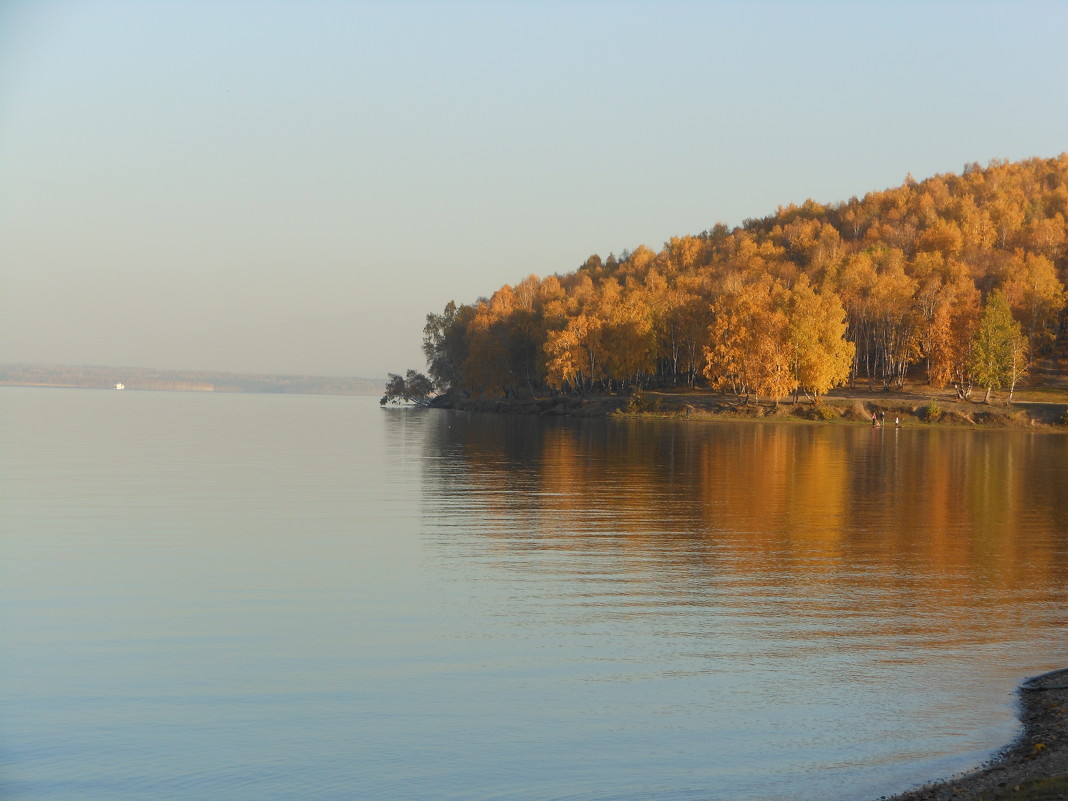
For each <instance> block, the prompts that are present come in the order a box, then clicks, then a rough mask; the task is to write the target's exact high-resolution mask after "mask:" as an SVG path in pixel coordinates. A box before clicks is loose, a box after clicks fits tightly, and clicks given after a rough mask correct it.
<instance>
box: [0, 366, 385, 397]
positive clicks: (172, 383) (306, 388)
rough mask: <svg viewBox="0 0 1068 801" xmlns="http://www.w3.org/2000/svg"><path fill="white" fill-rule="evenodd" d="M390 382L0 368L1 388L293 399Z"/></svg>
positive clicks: (374, 389)
mask: <svg viewBox="0 0 1068 801" xmlns="http://www.w3.org/2000/svg"><path fill="white" fill-rule="evenodd" d="M385 384H386V382H385V380H384V379H376V378H355V377H345V376H307V375H255V374H244V373H224V372H210V371H194V370H156V369H152V368H147V367H105V366H69V365H38V364H4V365H0V386H9V387H41V388H52V389H101V390H112V391H114V390H133V391H153V392H239V393H260V394H290V395H380V394H381V393H382V391H383V390H384V388H385Z"/></svg>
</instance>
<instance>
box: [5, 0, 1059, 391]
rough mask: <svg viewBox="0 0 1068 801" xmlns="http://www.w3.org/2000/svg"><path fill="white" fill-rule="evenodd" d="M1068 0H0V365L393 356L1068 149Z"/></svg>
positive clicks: (398, 366)
mask: <svg viewBox="0 0 1068 801" xmlns="http://www.w3.org/2000/svg"><path fill="white" fill-rule="evenodd" d="M1065 31H1068V3H1066V2H1063V0H1056V1H1053V0H1050V1H1049V2H1028V1H1027V0H1014V1H1013V2H982V1H981V0H968V1H967V2H937V0H935V1H934V2H931V1H930V0H929V1H928V2H918V1H917V2H907V1H905V0H898V1H897V2H895V1H894V0H851V2H845V0H842V1H841V2H805V1H804V0H795V1H794V2H762V0H748V1H747V2H726V1H725V0H723V1H720V2H715V1H712V0H710V1H709V2H679V1H677V0H656V1H655V2H654V1H653V0H648V2H642V1H641V0H629V1H623V2H608V0H568V1H567V2H565V1H564V0H543V1H540V2H536V1H535V0H529V1H525V2H509V1H508V0H494V1H493V2H489V1H486V2H448V1H447V0H439V2H412V1H410V0H392V2H385V1H384V0H383V2H359V1H358V0H354V1H353V2H340V0H333V1H330V0H299V1H298V0H290V1H289V2H283V1H282V0H262V1H261V2H253V1H252V0H178V1H176V2H168V1H167V0H136V2H135V1H134V0H125V1H123V0H84V1H83V2H78V0H0V363H12V362H35V363H47V364H69V365H78V364H85V365H108V366H128V367H156V368H160V369H175V370H178V369H181V370H223V371H232V372H243V373H296V374H305V375H346V376H360V377H369V378H374V377H384V376H385V375H386V373H387V372H403V371H404V370H406V369H408V368H416V369H422V368H423V366H424V362H423V357H422V351H421V347H420V345H421V340H422V327H423V323H424V321H425V317H426V314H427V313H429V312H440V311H441V309H442V308H443V307H444V305H445V304H446V303H447V302H448V301H449V300H456V301H457V302H459V303H471V302H473V301H475V300H476V299H477V298H478V297H480V296H488V295H490V294H491V293H492V292H493V291H494V290H496V289H497V288H499V287H500V286H501V285H503V284H505V283H509V284H514V283H516V282H518V281H520V280H522V279H523V278H524V277H526V276H527V275H530V274H531V273H533V274H536V275H539V276H545V275H549V274H553V273H566V272H570V271H572V270H574V269H575V268H577V267H578V266H579V265H580V264H582V262H584V261H585V260H586V258H587V257H588V256H590V255H591V254H594V253H597V254H600V255H601V256H602V257H605V256H607V255H608V254H609V253H616V254H619V253H620V252H622V251H623V250H625V249H630V250H633V249H634V248H635V247H637V246H638V245H641V244H645V245H648V246H649V247H651V248H652V249H653V250H659V249H661V247H662V246H663V243H664V242H666V241H667V240H668V239H670V238H671V237H672V236H677V235H683V234H696V233H700V232H701V231H703V230H706V229H708V228H710V227H711V226H712V225H714V224H715V223H717V222H722V223H725V224H727V225H728V226H730V227H734V226H736V225H740V224H741V223H742V222H743V220H745V219H746V218H749V217H762V216H765V215H767V214H770V213H772V212H774V211H775V209H776V208H777V207H778V206H779V205H785V204H788V203H801V202H803V201H804V200H805V199H806V198H810V197H811V198H814V199H815V200H818V201H820V202H824V203H831V202H837V201H842V200H848V199H849V198H850V197H851V196H854V195H856V196H863V195H864V194H865V193H867V192H869V191H874V190H880V189H884V188H887V187H890V186H896V185H899V184H900V183H901V182H902V181H903V180H904V179H905V177H906V175H908V174H911V175H913V176H914V177H915V178H917V179H922V178H925V177H928V176H930V175H934V174H937V173H946V172H960V170H961V169H962V168H963V166H964V165H965V164H966V163H971V162H978V163H980V164H986V163H987V162H988V161H989V160H991V159H995V158H1007V159H1021V158H1029V157H1032V156H1038V157H1052V156H1056V155H1058V154H1060V153H1061V152H1064V151H1066V150H1068V48H1066V47H1065V46H1064V37H1065Z"/></svg>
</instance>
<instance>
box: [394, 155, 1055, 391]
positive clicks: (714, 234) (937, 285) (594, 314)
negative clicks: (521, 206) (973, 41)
mask: <svg viewBox="0 0 1068 801" xmlns="http://www.w3.org/2000/svg"><path fill="white" fill-rule="evenodd" d="M1066 283H1068V154H1061V155H1060V156H1058V157H1056V158H1051V159H1031V160H1027V161H1022V162H1007V161H993V162H991V163H990V164H989V165H988V166H987V167H986V168H981V167H980V166H979V165H978V164H971V165H968V166H966V167H965V169H964V170H963V172H962V173H961V174H960V175H953V174H945V175H937V176H934V177H932V178H929V179H927V180H924V181H922V182H917V181H915V180H913V179H912V178H911V177H910V178H908V179H906V181H905V182H904V183H903V184H902V185H901V186H898V187H895V188H892V189H888V190H885V191H880V192H871V193H869V194H867V195H865V196H864V197H863V198H860V199H858V198H855V197H854V198H852V199H850V200H848V201H846V202H842V203H837V204H833V205H821V204H820V203H816V202H815V201H812V200H809V201H806V202H805V203H803V204H802V205H800V206H796V205H790V206H786V207H780V208H779V209H778V210H777V211H776V212H775V213H774V214H771V215H769V216H767V217H764V218H761V219H750V220H746V221H745V222H744V223H743V224H742V225H741V226H740V227H737V228H734V229H733V230H732V229H729V228H727V227H726V226H725V225H722V224H717V225H715V226H713V227H712V228H711V229H710V230H708V231H704V232H703V233H700V234H697V235H693V236H678V237H673V238H672V239H671V241H669V242H667V243H666V244H665V245H664V247H663V248H662V249H661V250H660V251H658V252H654V251H653V250H651V249H650V248H648V247H646V246H644V245H642V246H640V247H638V248H636V249H635V250H634V251H631V252H624V253H623V254H621V255H620V256H618V257H617V256H614V255H610V256H608V257H607V258H605V259H602V258H601V257H599V256H596V255H594V256H591V257H590V258H589V259H587V260H586V262H585V263H584V264H583V265H582V266H581V267H579V268H578V269H577V270H575V271H574V272H571V273H567V274H563V275H560V274H555V275H549V276H548V277H546V278H539V277H537V276H534V275H531V276H528V277H527V278H524V279H523V280H521V281H520V282H519V283H517V284H515V285H505V286H502V287H501V288H500V289H498V290H497V291H495V292H493V293H492V295H490V296H489V297H486V298H481V299H479V300H477V301H476V302H474V303H471V304H465V305H457V304H456V303H455V302H450V303H449V304H448V305H446V306H445V308H444V310H443V311H442V312H441V313H440V314H430V315H428V316H427V323H426V327H425V329H424V341H423V347H424V351H425V353H426V357H427V365H428V373H429V377H430V379H431V380H432V381H433V384H434V387H436V388H437V389H438V390H440V391H449V392H454V393H463V394H466V395H469V396H472V397H502V396H509V397H519V396H535V397H536V396H538V395H540V394H543V393H551V392H563V393H582V392H591V391H610V392H612V391H619V390H627V389H633V388H653V387H672V386H687V385H689V386H699V385H706V386H711V387H713V388H716V389H719V390H722V391H731V392H734V393H738V395H739V396H742V397H745V398H747V399H748V398H750V397H755V398H758V399H759V398H765V399H771V400H776V401H777V400H778V399H781V398H785V397H786V396H789V395H791V394H793V395H795V396H799V395H800V394H801V393H804V394H806V395H808V396H809V397H811V398H812V399H814V400H818V399H819V397H820V396H821V395H822V394H823V393H825V392H827V391H828V390H829V389H831V388H833V387H836V386H840V385H843V384H847V383H848V384H853V385H855V384H861V385H866V386H869V387H871V388H880V387H885V388H895V387H900V386H901V385H902V384H903V382H904V380H905V377H906V376H909V377H910V378H912V379H918V380H926V381H927V382H928V383H929V384H930V385H931V386H932V387H938V388H941V387H948V386H953V387H955V388H956V391H957V393H958V394H959V395H960V396H961V397H968V396H969V395H970V394H971V393H972V391H973V388H982V389H984V390H985V391H986V392H987V394H989V391H990V390H991V389H995V390H996V389H1009V390H1010V391H1011V389H1012V388H1013V387H1014V386H1015V385H1016V382H1017V381H1019V380H1020V379H1021V377H1023V376H1024V375H1025V374H1026V371H1027V367H1028V364H1029V363H1030V362H1032V361H1033V360H1034V359H1036V358H1039V357H1041V356H1042V354H1044V353H1047V352H1049V351H1050V349H1051V348H1052V347H1053V346H1054V343H1055V342H1056V341H1057V338H1058V336H1063V335H1064V334H1063V332H1064V331H1065V330H1066V314H1065V306H1066V300H1068V296H1066V293H1065V284H1066ZM384 400H385V399H384Z"/></svg>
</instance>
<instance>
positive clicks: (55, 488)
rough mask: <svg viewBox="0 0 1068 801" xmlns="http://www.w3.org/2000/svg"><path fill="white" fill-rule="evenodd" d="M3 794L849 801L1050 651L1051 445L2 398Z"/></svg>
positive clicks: (185, 398) (318, 408)
mask: <svg viewBox="0 0 1068 801" xmlns="http://www.w3.org/2000/svg"><path fill="white" fill-rule="evenodd" d="M0 420H2V422H0V455H2V474H0V479H2V483H0V502H2V510H3V511H2V515H3V516H2V518H0V524H2V546H0V547H2V551H0V558H2V561H0V582H2V584H0V586H2V612H0V638H2V639H0V648H2V662H0V665H2V666H0V796H3V797H4V798H10V799H49V801H67V799H105V798H106V799H111V800H112V801H121V800H122V799H137V801H155V800H157V799H183V800H186V799H213V800H216V801H217V800H219V799H227V800H229V799H250V800H251V799H255V801H264V799H297V798H299V799H306V800H307V799H311V800H313V801H318V800H320V799H365V798H366V799H376V800H378V801H401V800H403V801H421V800H423V799H425V800H426V801H443V800H447V799H457V800H459V799H463V801H479V800H480V799H512V800H514V801H547V800H548V799H582V800H583V801H587V800H589V801H607V799H613V800H614V801H653V800H654V799H655V800H656V801H663V800H666V799H671V801H678V800H681V799H687V800H690V799H703V800H705V801H708V800H710V799H725V800H726V799H730V800H731V801H739V800H740V801H746V800H756V799H759V800H762V801H786V800H787V799H789V800H790V801H807V800H810V799H811V800H812V801H815V800H816V799H820V801H825V800H826V799H832V800H833V799H841V800H842V801H863V799H871V798H875V797H877V796H879V795H882V794H884V793H889V792H893V791H897V790H902V789H906V788H908V787H910V786H912V785H914V784H916V783H919V782H922V781H924V780H927V779H932V778H935V777H938V776H942V775H945V774H950V773H953V772H956V771H959V770H963V769H966V768H969V767H971V766H974V765H975V764H977V763H978V762H980V761H982V760H983V759H984V758H986V757H988V756H989V755H990V754H991V753H992V752H993V751H994V750H996V749H997V748H998V747H999V746H1001V745H1002V744H1004V743H1005V742H1007V741H1008V740H1009V739H1011V738H1012V736H1013V735H1014V733H1015V731H1016V723H1015V718H1014V690H1015V687H1016V686H1017V684H1018V683H1019V682H1020V681H1021V680H1022V679H1023V678H1024V677H1025V676H1027V675H1033V674H1036V673H1039V672H1042V671H1045V670H1049V669H1052V668H1055V667H1061V666H1064V665H1065V664H1068V637H1066V634H1065V632H1066V624H1068V611H1066V610H1068V437H1065V436H1060V435H1048V434H1047V435H1039V434H1031V433H1028V432H978V431H970V430H937V429H931V430H928V429H916V428H908V429H901V430H895V429H892V428H890V429H879V430H873V429H872V428H870V427H865V426H855V427H850V426H807V425H783V424H768V423H738V424H731V423H684V422H673V421H633V420H631V421H628V420H556V419H536V418H511V417H496V416H484V415H465V414H461V413H453V412H445V411H434V410H418V409H381V408H379V406H378V404H377V402H376V400H375V399H373V398H343V397H301V396H271V395H212V394H206V393H205V394H199V393H189V394H181V393H174V394H169V393H136V392H101V391H96V392H94V391H88V390H48V389H10V388H7V389H2V390H0Z"/></svg>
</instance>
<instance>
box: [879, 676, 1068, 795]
mask: <svg viewBox="0 0 1068 801" xmlns="http://www.w3.org/2000/svg"><path fill="white" fill-rule="evenodd" d="M1018 692H1019V696H1020V721H1021V723H1023V727H1024V728H1023V732H1022V733H1021V734H1020V737H1019V738H1018V739H1017V740H1016V742H1014V743H1013V744H1012V745H1010V746H1008V747H1007V748H1006V749H1005V750H1004V751H1002V752H1001V753H999V754H998V755H997V756H996V757H995V758H994V759H992V760H991V761H990V762H989V763H988V764H987V765H985V766H983V767H982V768H980V769H979V770H977V771H974V772H972V773H968V774H964V775H962V776H958V777H955V778H952V779H947V780H945V781H941V782H938V783H935V784H930V785H926V786H924V787H921V788H919V789H916V790H911V791H909V792H907V793H902V794H901V795H896V796H893V797H892V798H890V799H887V801H948V800H949V799H953V801H973V799H974V801H980V800H981V801H1008V799H1015V800H1016V801H1063V800H1065V799H1068V668H1064V669H1061V670H1055V671H1052V672H1050V673H1044V674H1042V675H1041V676H1036V677H1034V678H1032V679H1029V680H1027V681H1025V682H1024V683H1023V684H1022V685H1021V686H1020V689H1019V691H1018Z"/></svg>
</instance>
